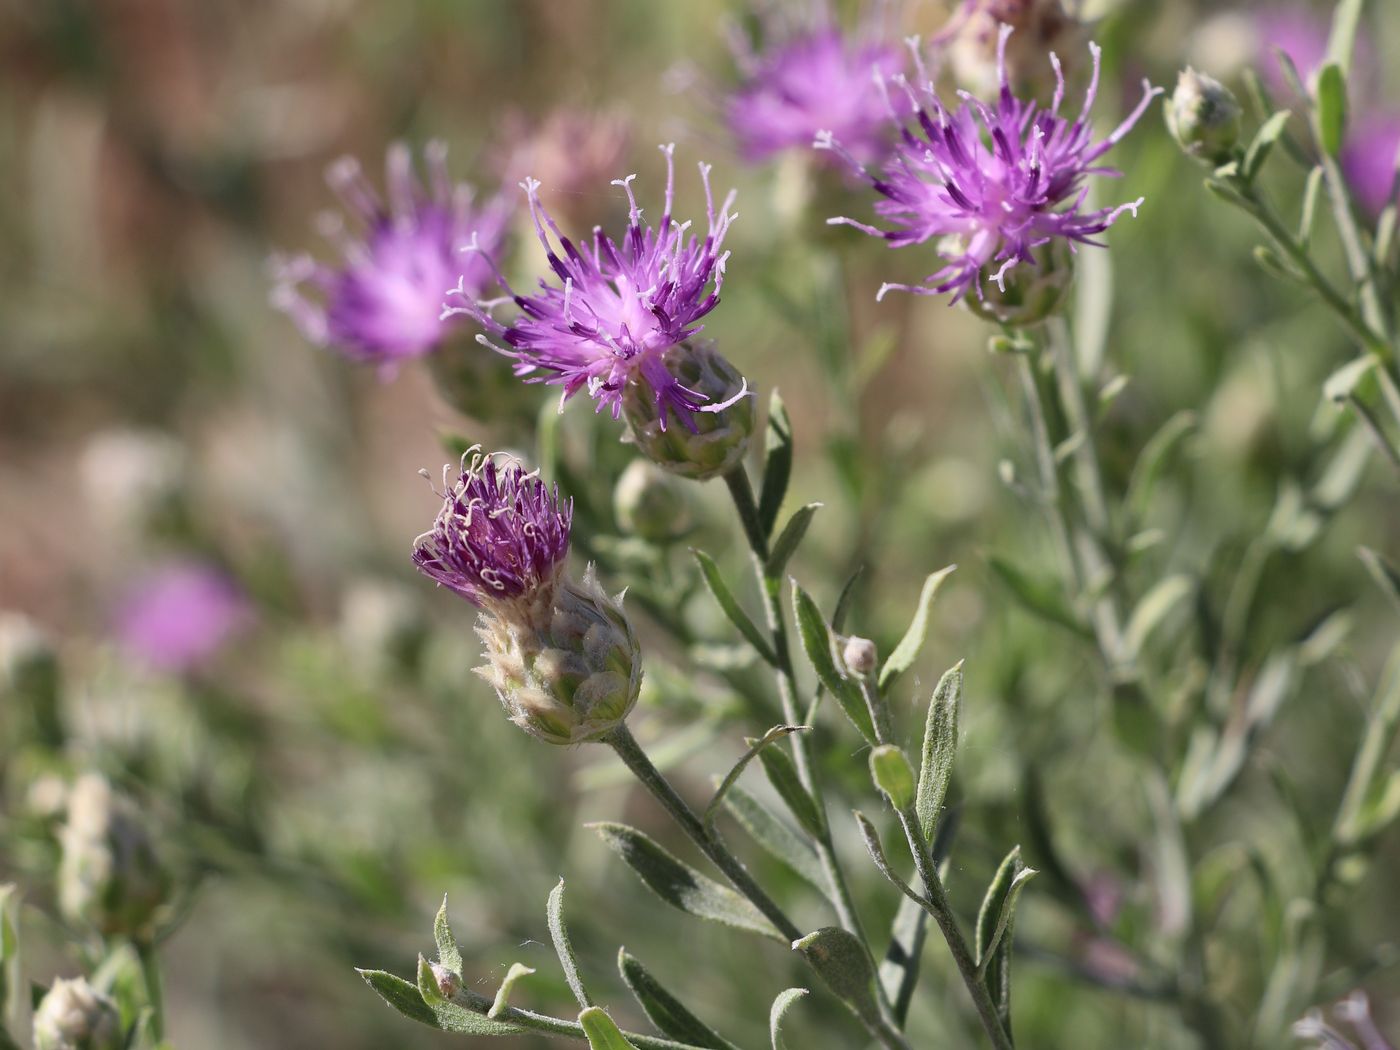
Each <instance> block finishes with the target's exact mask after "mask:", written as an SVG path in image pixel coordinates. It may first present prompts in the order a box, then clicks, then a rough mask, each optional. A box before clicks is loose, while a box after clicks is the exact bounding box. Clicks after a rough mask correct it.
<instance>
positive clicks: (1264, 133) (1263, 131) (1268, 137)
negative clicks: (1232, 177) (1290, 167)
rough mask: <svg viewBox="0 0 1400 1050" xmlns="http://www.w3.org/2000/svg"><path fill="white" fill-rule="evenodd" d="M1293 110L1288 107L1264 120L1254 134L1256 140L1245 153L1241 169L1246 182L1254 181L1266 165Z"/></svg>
mask: <svg viewBox="0 0 1400 1050" xmlns="http://www.w3.org/2000/svg"><path fill="white" fill-rule="evenodd" d="M1292 115H1293V114H1292V111H1291V110H1287V109H1282V110H1279V111H1278V112H1277V113H1275V114H1274V115H1273V116H1271V117H1270V118H1269V119H1268V120H1266V121H1264V123H1263V126H1261V127H1260V128H1259V131H1258V133H1257V134H1256V135H1255V136H1254V141H1253V142H1251V143H1250V144H1249V149H1247V150H1246V151H1245V154H1244V166H1243V168H1242V169H1241V174H1242V175H1243V177H1244V179H1245V181H1246V182H1253V181H1254V178H1255V176H1257V175H1258V174H1259V170H1260V169H1261V168H1262V167H1263V166H1264V161H1266V160H1267V159H1268V158H1269V153H1270V151H1271V150H1273V148H1274V143H1276V142H1277V141H1278V140H1279V136H1280V135H1282V134H1283V130H1284V128H1285V127H1287V126H1288V118H1289V117H1290V116H1292Z"/></svg>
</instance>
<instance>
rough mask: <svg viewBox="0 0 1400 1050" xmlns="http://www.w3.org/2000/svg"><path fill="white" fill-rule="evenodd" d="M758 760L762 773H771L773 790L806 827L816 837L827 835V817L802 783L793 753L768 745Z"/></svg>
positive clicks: (768, 774)
mask: <svg viewBox="0 0 1400 1050" xmlns="http://www.w3.org/2000/svg"><path fill="white" fill-rule="evenodd" d="M758 760H759V761H760V762H761V763H763V772H764V773H765V774H767V776H768V783H770V784H772V785H773V789H774V790H775V791H777V793H778V795H779V797H780V798H781V799H782V800H783V802H784V803H786V805H787V808H788V811H789V812H790V813H791V814H792V815H793V816H794V817H796V818H797V822H798V823H799V824H800V825H802V827H803V829H804V830H805V831H806V832H807V833H808V834H809V835H811V836H813V837H814V838H821V837H822V836H823V835H825V834H826V817H825V815H824V814H823V813H822V811H821V807H820V806H818V805H817V803H816V800H815V799H813V798H812V796H811V795H810V794H809V793H808V792H807V789H806V788H805V787H803V786H802V780H801V779H800V778H799V777H798V775H797V766H796V764H795V763H794V762H793V760H792V756H791V755H789V754H788V753H787V752H786V751H784V750H783V749H782V748H780V747H769V748H764V749H763V750H762V751H761V752H759V755H758Z"/></svg>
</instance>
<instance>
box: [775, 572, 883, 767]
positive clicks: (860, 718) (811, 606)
mask: <svg viewBox="0 0 1400 1050" xmlns="http://www.w3.org/2000/svg"><path fill="white" fill-rule="evenodd" d="M792 602H793V611H794V613H795V616H796V620H797V633H798V635H799V637H801V639H802V648H803V649H804V650H805V651H806V653H807V659H808V660H809V661H811V664H812V668H813V670H815V671H816V672H817V678H818V679H820V681H821V683H822V685H824V686H825V687H826V689H827V692H829V693H830V694H831V695H832V696H833V697H835V698H836V702H837V703H838V704H840V705H841V710H843V711H844V712H846V717H847V718H849V719H850V720H851V723H852V724H853V725H854V726H855V727H856V729H858V730H859V731H860V734H861V736H863V737H865V739H866V741H867V742H869V743H872V744H873V743H875V727H874V725H873V724H872V723H871V721H870V712H869V711H868V710H866V707H865V698H864V697H862V696H861V693H860V689H859V688H858V687H857V686H856V684H855V683H854V682H851V681H849V680H847V679H846V678H845V676H843V675H842V674H841V672H840V671H838V670H837V669H836V660H835V657H834V656H833V655H832V637H831V630H830V628H828V627H827V625H826V621H825V620H824V619H823V618H822V614H821V610H820V609H818V608H817V603H816V602H814V601H813V600H812V596H811V595H809V594H808V593H807V592H806V591H804V590H803V589H802V588H801V587H800V586H798V584H797V582H796V581H795V580H794V581H793V584H792Z"/></svg>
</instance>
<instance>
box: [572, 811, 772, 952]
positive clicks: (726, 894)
mask: <svg viewBox="0 0 1400 1050" xmlns="http://www.w3.org/2000/svg"><path fill="white" fill-rule="evenodd" d="M730 795H731V796H732V795H733V792H732V791H731V792H730ZM586 826H587V827H590V828H592V829H593V830H594V831H596V832H598V834H599V835H600V836H601V837H602V839H603V841H604V842H605V843H607V844H608V846H609V847H610V848H611V849H612V850H613V851H614V852H616V853H617V855H618V856H620V857H621V858H622V859H623V860H624V861H626V862H627V865H628V867H630V868H631V869H632V870H633V871H635V872H636V873H637V875H638V876H639V877H640V878H641V880H642V881H643V882H644V883H646V885H647V888H648V889H650V890H651V891H652V892H653V893H655V894H656V895H657V896H658V897H660V898H661V899H662V900H664V901H665V902H666V903H667V904H670V905H671V906H673V907H676V908H679V909H680V910H681V911H683V912H687V913H688V914H690V915H694V916H697V917H698V918H701V919H709V920H711V921H712V922H719V923H723V924H725V925H726V926H733V927H735V928H736V929H740V930H749V931H750V932H752V933H760V934H763V935H764V936H765V937H772V938H774V939H775V940H779V941H781V940H784V938H783V936H782V934H780V933H779V932H778V931H777V930H776V929H775V928H774V927H773V924H772V923H770V922H769V921H768V920H767V919H766V918H764V916H763V914H762V913H761V912H760V911H759V910H758V909H757V908H755V907H754V906H753V905H752V904H750V903H749V902H748V901H747V900H745V899H744V898H743V897H741V896H739V895H738V894H737V893H735V892H734V891H733V890H731V889H728V888H726V887H724V886H721V885H720V884H719V883H717V882H715V881H714V880H713V879H709V878H706V877H705V876H704V875H701V874H700V873H699V872H698V871H696V870H695V869H694V868H691V867H689V866H687V865H686V864H683V863H681V862H680V861H679V860H677V859H676V858H675V857H673V856H671V854H669V853H667V852H666V851H665V850H664V849H662V848H661V847H660V846H658V845H657V844H656V843H655V842H653V841H652V840H651V839H649V838H647V836H645V835H644V834H642V833H641V832H640V831H638V830H637V829H636V828H632V827H628V826H627V825H626V824H614V823H611V822H600V823H596V824H588V825H586Z"/></svg>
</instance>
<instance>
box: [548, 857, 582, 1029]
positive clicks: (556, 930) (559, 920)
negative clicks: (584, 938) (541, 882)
mask: <svg viewBox="0 0 1400 1050" xmlns="http://www.w3.org/2000/svg"><path fill="white" fill-rule="evenodd" d="M545 916H546V918H547V919H548V921H549V939H550V940H551V941H553V942H554V954H556V955H558V956H559V965H561V966H562V967H563V968H564V979H565V980H566V981H568V982H569V991H571V992H573V993H574V998H575V999H577V1000H578V1004H579V1006H580V1007H589V1006H592V1005H593V1000H592V999H590V998H589V997H588V992H587V990H586V989H585V988H584V987H583V978H582V977H580V976H579V972H578V959H577V958H576V957H575V956H574V946H573V944H572V943H570V941H569V928H568V927H567V926H565V925H564V880H563V879H560V880H559V883H558V885H556V886H555V887H554V889H552V890H550V891H549V902H548V904H547V905H546V906H545Z"/></svg>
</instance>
